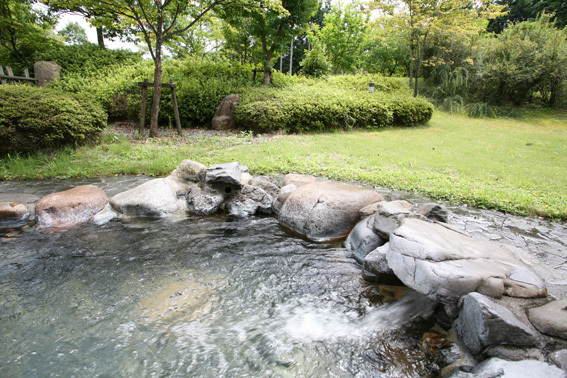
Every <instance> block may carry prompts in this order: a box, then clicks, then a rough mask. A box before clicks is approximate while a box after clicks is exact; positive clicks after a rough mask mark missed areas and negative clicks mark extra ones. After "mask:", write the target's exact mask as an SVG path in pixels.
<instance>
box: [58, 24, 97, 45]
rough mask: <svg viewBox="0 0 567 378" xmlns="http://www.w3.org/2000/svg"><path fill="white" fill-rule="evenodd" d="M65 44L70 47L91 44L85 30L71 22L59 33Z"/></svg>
mask: <svg viewBox="0 0 567 378" xmlns="http://www.w3.org/2000/svg"><path fill="white" fill-rule="evenodd" d="M57 35H58V36H61V37H62V38H63V40H64V41H65V43H67V44H70V45H84V44H87V43H89V39H88V38H87V33H86V32H85V29H83V28H82V27H81V25H79V24H78V23H76V22H69V23H68V24H67V25H65V27H64V28H63V29H61V30H59V31H58V32H57Z"/></svg>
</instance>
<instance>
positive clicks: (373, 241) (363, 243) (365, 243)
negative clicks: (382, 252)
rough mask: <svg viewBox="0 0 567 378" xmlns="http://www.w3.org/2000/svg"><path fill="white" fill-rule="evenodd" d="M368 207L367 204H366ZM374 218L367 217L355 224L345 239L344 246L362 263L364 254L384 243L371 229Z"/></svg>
mask: <svg viewBox="0 0 567 378" xmlns="http://www.w3.org/2000/svg"><path fill="white" fill-rule="evenodd" d="M367 207H368V206H367ZM373 226H374V218H373V217H372V216H371V217H368V218H365V219H363V220H361V221H360V222H358V223H357V224H356V226H354V228H353V229H352V231H351V232H350V234H348V237H347V238H346V240H345V248H346V249H347V250H349V251H350V252H352V253H353V255H354V258H355V260H356V261H358V262H359V263H361V264H362V262H363V261H364V258H365V257H366V255H368V254H369V253H370V252H372V251H373V250H375V249H376V248H378V247H379V246H381V245H383V244H384V243H386V240H385V239H383V238H381V237H380V236H378V235H377V234H376V233H375V232H374V229H373Z"/></svg>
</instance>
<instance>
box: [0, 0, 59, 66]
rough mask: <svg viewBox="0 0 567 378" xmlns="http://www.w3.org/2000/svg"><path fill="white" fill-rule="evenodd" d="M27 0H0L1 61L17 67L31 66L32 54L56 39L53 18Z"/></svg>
mask: <svg viewBox="0 0 567 378" xmlns="http://www.w3.org/2000/svg"><path fill="white" fill-rule="evenodd" d="M32 3H33V2H32V1H29V0H2V1H0V64H2V65H9V66H12V67H13V68H15V69H17V70H18V71H20V70H23V69H24V68H30V67H31V66H32V65H33V63H34V60H33V59H32V56H33V54H34V53H36V52H38V51H43V50H45V49H47V48H49V47H50V46H51V45H53V44H55V43H57V41H56V40H55V39H54V38H52V33H53V27H54V26H55V19H53V18H51V17H49V16H48V15H47V14H45V13H44V12H43V11H42V10H40V9H36V8H34V7H32Z"/></svg>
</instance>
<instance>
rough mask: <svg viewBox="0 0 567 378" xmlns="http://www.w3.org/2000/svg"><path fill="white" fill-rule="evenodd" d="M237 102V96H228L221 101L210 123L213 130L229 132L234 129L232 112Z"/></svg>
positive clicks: (238, 98)
mask: <svg viewBox="0 0 567 378" xmlns="http://www.w3.org/2000/svg"><path fill="white" fill-rule="evenodd" d="M239 101H240V96H239V95H237V94H230V95H228V96H226V97H225V98H223V99H222V101H221V103H220V104H219V106H218V107H217V111H216V112H215V115H214V116H213V120H212V122H211V123H212V126H213V130H229V129H233V128H234V125H235V117H234V110H235V109H236V106H237V105H238V102H239Z"/></svg>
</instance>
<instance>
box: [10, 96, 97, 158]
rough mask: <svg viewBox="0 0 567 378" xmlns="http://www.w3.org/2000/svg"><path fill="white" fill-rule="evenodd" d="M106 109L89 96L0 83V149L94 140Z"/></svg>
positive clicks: (27, 149)
mask: <svg viewBox="0 0 567 378" xmlns="http://www.w3.org/2000/svg"><path fill="white" fill-rule="evenodd" d="M106 117H107V116H106V113H105V112H104V110H103V109H102V108H101V107H100V105H98V104H96V103H95V102H93V101H92V100H89V99H87V98H85V97H82V96H74V95H70V94H66V93H62V92H60V91H57V90H54V89H51V88H37V87H29V86H11V85H2V86H0V153H2V154H6V153H11V152H36V151H38V150H55V149H57V148H60V147H62V146H64V145H79V144H84V143H87V142H91V141H94V140H96V139H97V138H98V136H99V135H100V132H101V131H102V130H103V129H104V128H105V127H106Z"/></svg>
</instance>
